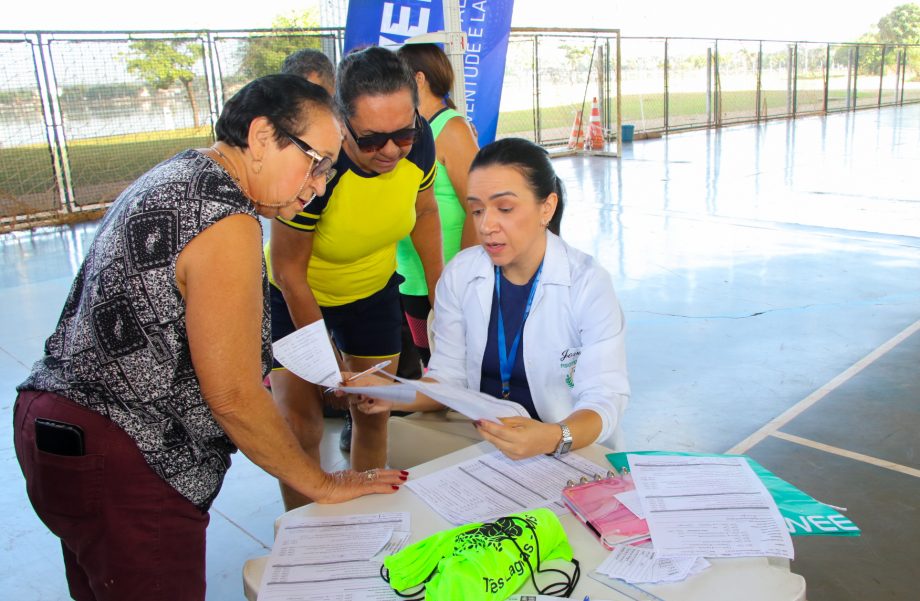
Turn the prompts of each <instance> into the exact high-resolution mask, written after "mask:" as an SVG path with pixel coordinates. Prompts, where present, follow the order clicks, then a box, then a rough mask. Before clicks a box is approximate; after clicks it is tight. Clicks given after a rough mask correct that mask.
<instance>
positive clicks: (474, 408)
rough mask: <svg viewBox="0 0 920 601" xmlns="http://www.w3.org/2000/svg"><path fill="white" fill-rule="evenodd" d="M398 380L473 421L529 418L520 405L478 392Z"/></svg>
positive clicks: (430, 383) (447, 385)
mask: <svg viewBox="0 0 920 601" xmlns="http://www.w3.org/2000/svg"><path fill="white" fill-rule="evenodd" d="M397 379H398V380H399V381H400V382H402V383H404V384H407V385H409V386H412V387H414V388H415V389H416V390H418V391H420V392H422V393H423V394H426V395H428V396H430V397H431V398H433V399H434V400H436V401H438V402H439V403H441V404H443V405H445V406H447V407H450V408H451V409H453V410H454V411H456V412H458V413H461V414H463V415H465V416H466V417H468V418H470V419H472V420H480V419H484V420H488V421H491V422H495V423H501V420H500V419H499V418H500V417H515V416H518V417H528V414H527V410H526V409H524V407H523V406H521V405H520V404H518V403H515V402H512V401H506V400H504V399H497V398H495V397H493V396H490V395H488V394H485V393H482V392H479V391H477V390H470V389H468V388H460V387H458V386H451V385H449V384H442V383H440V382H423V381H421V380H406V379H403V378H397Z"/></svg>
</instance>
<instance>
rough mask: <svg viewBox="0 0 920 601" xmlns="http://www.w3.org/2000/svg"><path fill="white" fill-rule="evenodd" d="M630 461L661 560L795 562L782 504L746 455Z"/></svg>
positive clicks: (642, 457)
mask: <svg viewBox="0 0 920 601" xmlns="http://www.w3.org/2000/svg"><path fill="white" fill-rule="evenodd" d="M627 458H628V460H629V465H630V471H631V473H632V477H633V480H634V481H635V483H636V491H637V492H638V493H639V496H640V497H641V499H642V506H643V507H644V508H645V512H646V516H645V519H646V520H647V521H648V525H649V532H650V533H651V535H652V542H653V543H654V545H655V550H656V551H657V552H658V554H659V556H661V557H687V556H701V557H746V556H775V557H787V558H789V559H792V558H793V556H794V551H793V548H792V539H791V538H790V537H789V532H788V530H787V529H786V527H785V523H784V522H783V519H782V516H781V515H780V513H779V511H778V510H777V508H776V503H775V502H774V500H773V497H771V496H770V494H769V493H768V492H767V489H766V487H765V486H764V485H763V483H762V482H761V481H760V479H759V478H757V476H756V475H755V474H754V471H753V470H752V469H751V466H750V465H749V464H748V462H747V461H745V460H744V458H743V457H681V456H673V455H656V456H653V455H628V456H627Z"/></svg>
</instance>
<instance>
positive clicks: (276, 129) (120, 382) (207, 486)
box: [13, 75, 405, 601]
mask: <svg viewBox="0 0 920 601" xmlns="http://www.w3.org/2000/svg"><path fill="white" fill-rule="evenodd" d="M215 129H216V134H217V142H216V143H215V144H214V145H213V146H211V147H210V148H207V149H201V150H186V151H184V152H181V153H179V154H177V155H176V156H174V157H172V158H170V159H167V160H166V161H164V162H162V163H160V164H159V165H157V166H155V167H153V168H152V169H151V170H150V171H148V172H147V173H145V174H144V175H142V176H141V177H140V178H138V179H137V181H135V182H134V183H133V184H132V185H131V186H129V187H128V188H127V189H126V190H125V191H124V192H122V194H121V195H120V196H119V197H118V199H116V200H115V202H114V203H113V204H112V206H111V207H110V208H109V210H108V212H107V213H106V215H105V219H104V220H103V221H102V223H100V225H99V228H98V229H97V231H96V237H95V239H94V240H93V242H92V245H91V246H90V248H89V250H88V252H87V256H86V259H85V260H84V262H83V264H82V265H81V266H80V270H79V272H78V273H77V276H76V279H75V280H74V283H73V287H72V288H71V291H70V294H69V296H68V298H67V300H66V302H65V305H64V310H63V311H62V313H61V317H60V320H59V322H58V325H57V327H56V329H55V331H54V333H53V334H52V335H51V337H50V338H48V340H47V343H46V344H45V355H44V357H42V358H41V359H40V360H39V361H37V362H36V363H35V365H34V367H33V368H32V373H31V374H30V375H29V378H28V379H27V380H26V381H25V382H24V383H23V384H21V385H20V387H19V390H20V394H19V397H18V398H17V400H16V405H15V408H14V411H13V413H14V419H15V430H14V441H15V447H16V455H17V457H18V459H19V461H20V465H21V466H22V470H23V474H24V475H25V477H26V484H27V489H28V493H29V498H30V500H31V501H32V504H33V506H34V508H35V511H36V513H37V514H38V515H39V517H40V518H41V519H42V520H43V521H44V522H45V524H46V525H47V526H48V528H49V529H50V530H51V531H52V532H54V534H56V535H57V536H59V537H60V538H61V543H62V545H61V546H62V549H63V554H64V565H65V568H66V572H67V582H68V585H69V587H70V593H71V596H72V597H73V598H74V599H79V600H84V599H96V600H100V601H101V600H110V599H132V600H133V599H137V600H146V599H150V600H152V599H175V600H180V601H183V600H190V601H191V600H195V601H202V600H203V599H204V598H205V531H206V527H207V525H208V520H209V516H208V510H209V507H210V506H211V504H212V502H213V501H214V498H215V496H216V495H217V493H218V491H219V490H220V488H221V483H222V482H223V479H224V475H225V473H226V471H227V468H228V467H229V465H230V455H231V453H233V452H234V451H236V449H237V448H239V449H240V450H242V451H243V452H244V453H245V454H246V455H247V456H248V457H249V458H250V459H251V460H252V461H253V462H254V463H256V464H257V465H259V466H261V467H262V468H263V469H265V470H266V471H268V472H270V473H271V474H273V475H274V476H276V477H277V478H279V479H281V480H283V481H285V482H287V483H288V484H289V485H290V486H291V487H293V488H295V489H296V490H298V491H300V492H301V493H303V494H305V495H310V496H312V497H313V498H315V499H317V500H321V501H323V502H335V501H345V500H348V499H351V498H354V497H356V496H359V495H362V494H367V493H372V492H387V493H391V492H393V491H394V489H395V488H397V485H398V484H400V483H402V481H403V480H402V479H401V478H404V477H405V475H404V474H400V473H399V472H395V471H384V470H380V471H375V472H370V473H368V474H356V473H354V472H339V473H336V474H329V473H325V472H323V471H322V469H321V468H320V466H319V464H318V463H317V462H316V461H315V460H313V458H311V457H310V456H309V455H307V454H306V453H304V452H303V450H302V449H301V448H300V444H299V443H298V441H297V440H296V439H295V438H294V436H293V434H292V433H291V431H290V429H289V428H288V426H287V424H286V423H285V422H284V419H283V417H282V416H281V415H280V414H279V412H278V410H277V408H276V407H275V404H274V403H273V402H272V398H271V396H270V395H269V394H268V392H267V391H266V390H265V388H264V387H263V386H262V378H263V377H264V375H265V373H266V372H267V371H268V369H269V367H270V365H271V346H270V339H269V329H270V326H269V305H268V299H267V298H266V293H267V286H268V284H267V282H266V277H265V267H264V263H263V262H262V259H261V253H260V251H261V247H262V228H261V226H260V222H259V219H258V218H259V217H260V216H263V217H269V218H271V217H276V216H281V217H286V218H291V217H293V216H294V215H295V214H296V213H297V212H298V211H300V210H301V209H302V208H303V206H304V205H305V204H306V203H307V202H308V201H309V200H310V199H311V198H312V197H313V196H314V195H316V194H322V193H323V191H324V190H325V185H326V178H327V176H328V174H329V173H330V171H329V170H330V168H331V166H332V162H333V160H334V159H335V158H336V157H337V156H338V155H339V152H340V150H339V149H340V145H341V140H342V132H341V129H340V126H339V124H338V122H337V120H336V119H335V117H334V115H333V109H332V102H331V99H330V97H329V94H328V93H327V92H326V91H324V90H323V89H322V88H320V87H319V86H316V85H313V84H310V83H307V82H306V81H305V80H303V79H301V78H300V77H296V76H292V75H272V76H268V77H265V78H261V79H257V80H255V81H253V82H251V83H249V84H247V85H246V86H244V87H243V88H242V89H241V90H240V91H239V92H238V93H237V94H235V95H234V96H233V98H231V99H230V100H228V101H227V104H226V106H225V107H224V110H223V112H222V113H221V116H220V118H219V119H218V120H217V124H216V128H215Z"/></svg>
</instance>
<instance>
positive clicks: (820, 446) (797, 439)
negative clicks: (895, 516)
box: [770, 432, 920, 478]
mask: <svg viewBox="0 0 920 601" xmlns="http://www.w3.org/2000/svg"><path fill="white" fill-rule="evenodd" d="M770 436H773V437H774V438H781V439H783V440H786V441H789V442H794V443H796V444H800V445H802V446H805V447H811V448H812V449H817V450H819V451H824V452H826V453H833V454H834V455H839V456H841V457H846V458H847V459H853V460H855V461H861V462H863V463H869V464H871V465H874V466H876V467H883V468H885V469H889V470H892V471H895V472H900V473H902V474H907V475H908V476H913V477H914V478H920V470H918V469H915V468H912V467H907V466H906V465H901V464H900V463H894V462H892V461H885V460H884V459H878V458H877V457H871V456H869V455H863V454H862V453H856V452H855V451H847V450H846V449H841V448H839V447H832V446H831V445H827V444H824V443H823V442H816V441H814V440H809V439H807V438H802V437H801V436H795V435H793V434H786V433H785V432H773V433H771V434H770Z"/></svg>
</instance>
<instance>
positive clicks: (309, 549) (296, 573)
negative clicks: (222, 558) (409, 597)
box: [259, 512, 409, 601]
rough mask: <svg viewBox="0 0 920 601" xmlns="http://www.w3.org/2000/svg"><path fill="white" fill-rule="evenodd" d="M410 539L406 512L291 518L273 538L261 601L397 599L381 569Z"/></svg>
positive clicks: (264, 574) (388, 600)
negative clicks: (385, 561)
mask: <svg viewBox="0 0 920 601" xmlns="http://www.w3.org/2000/svg"><path fill="white" fill-rule="evenodd" d="M408 538H409V514H408V512H392V513H376V514H364V515H351V516H342V517H327V518H307V517H304V518H296V517H292V518H289V519H287V520H285V521H284V522H283V523H282V524H281V527H280V528H279V529H278V534H277V536H276V537H275V544H274V545H273V546H272V553H271V557H269V560H268V565H267V566H266V568H265V572H264V573H263V575H262V585H261V587H260V588H259V601H301V600H304V601H305V600H307V599H309V600H310V601H323V600H328V601H364V600H368V601H390V600H396V599H399V597H398V596H397V595H396V593H394V592H393V590H392V589H391V588H390V586H389V584H387V583H386V582H384V581H383V579H382V578H381V577H380V566H381V563H382V558H383V556H385V555H389V554H391V553H395V552H396V551H398V550H399V549H400V548H402V547H403V546H404V545H405V543H406V541H407V540H408Z"/></svg>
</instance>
